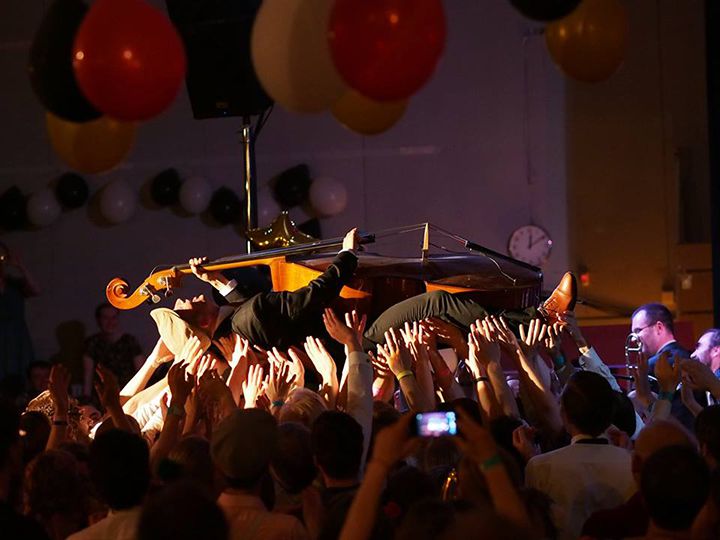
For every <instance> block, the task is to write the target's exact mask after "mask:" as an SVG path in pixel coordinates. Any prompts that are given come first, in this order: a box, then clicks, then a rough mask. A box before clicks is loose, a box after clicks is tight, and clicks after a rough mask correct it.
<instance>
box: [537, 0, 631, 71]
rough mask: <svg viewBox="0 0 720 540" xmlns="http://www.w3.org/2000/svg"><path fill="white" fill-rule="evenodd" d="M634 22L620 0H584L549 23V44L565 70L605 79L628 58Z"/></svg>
mask: <svg viewBox="0 0 720 540" xmlns="http://www.w3.org/2000/svg"><path fill="white" fill-rule="evenodd" d="M629 33H630V23H629V21H628V14H627V10H626V9H625V6H623V5H622V4H621V3H620V2H619V0H583V2H582V3H581V4H580V6H579V7H578V8H577V9H576V10H575V11H573V12H572V13H571V14H570V15H568V16H567V17H565V18H564V19H560V20H559V21H555V22H553V23H550V24H548V25H547V26H546V27H545V44H546V45H547V48H548V50H549V51H550V55H551V56H552V57H553V60H555V63H556V64H558V65H559V66H560V69H562V71H563V72H564V73H565V74H566V75H568V76H570V77H572V78H573V79H577V80H578V81H583V82H591V83H592V82H599V81H604V80H605V79H607V78H608V77H610V76H611V75H612V74H613V73H615V72H616V71H617V69H618V68H619V67H620V65H621V64H622V63H623V60H624V59H625V51H626V50H627V43H628V34H629Z"/></svg>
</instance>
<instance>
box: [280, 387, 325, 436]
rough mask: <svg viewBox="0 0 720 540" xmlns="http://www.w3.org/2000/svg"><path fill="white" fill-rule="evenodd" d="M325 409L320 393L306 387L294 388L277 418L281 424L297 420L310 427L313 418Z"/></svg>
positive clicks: (313, 420)
mask: <svg viewBox="0 0 720 540" xmlns="http://www.w3.org/2000/svg"><path fill="white" fill-rule="evenodd" d="M327 410H328V405H327V402H326V401H325V399H324V398H323V397H322V396H321V395H320V394H318V393H317V392H313V391H312V390H309V389H307V388H295V390H293V391H292V392H291V393H290V395H289V396H288V399H287V401H286V402H285V405H283V407H282V409H280V418H279V420H280V423H281V424H282V423H284V422H297V423H298V424H302V425H304V426H305V427H307V428H308V429H310V428H312V425H313V423H314V422H315V419H316V418H317V417H318V416H320V414H322V413H323V412H325V411H327Z"/></svg>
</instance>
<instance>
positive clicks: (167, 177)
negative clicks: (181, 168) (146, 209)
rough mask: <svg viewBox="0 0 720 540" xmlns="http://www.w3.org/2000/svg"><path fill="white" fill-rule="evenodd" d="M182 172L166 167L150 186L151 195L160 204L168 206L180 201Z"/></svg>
mask: <svg viewBox="0 0 720 540" xmlns="http://www.w3.org/2000/svg"><path fill="white" fill-rule="evenodd" d="M180 184H182V180H180V174H178V172H177V171H176V170H175V169H165V170H164V171H162V172H161V173H160V174H158V175H157V176H156V177H155V178H153V181H152V185H151V186H150V195H152V199H153V201H155V204H157V205H159V206H168V205H171V204H175V203H176V202H177V201H178V195H179V193H180Z"/></svg>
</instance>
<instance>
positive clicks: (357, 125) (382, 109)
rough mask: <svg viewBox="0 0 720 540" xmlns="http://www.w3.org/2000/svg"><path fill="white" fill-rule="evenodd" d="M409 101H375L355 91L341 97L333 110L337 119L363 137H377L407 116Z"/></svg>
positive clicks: (349, 91)
mask: <svg viewBox="0 0 720 540" xmlns="http://www.w3.org/2000/svg"><path fill="white" fill-rule="evenodd" d="M407 104H408V102H407V100H403V101H386V102H381V101H373V100H371V99H368V98H366V97H365V96H363V95H362V94H359V93H358V92H355V91H354V90H348V92H347V93H346V94H345V95H344V96H343V97H341V98H340V99H339V100H338V101H337V103H335V105H333V108H332V114H333V116H334V117H335V119H336V120H337V121H338V122H340V123H341V124H342V125H343V126H345V127H346V128H348V129H350V130H352V131H354V132H356V133H360V134H361V135H377V134H378V133H382V132H383V131H387V130H388V129H390V128H391V127H393V126H394V125H395V124H396V123H397V122H398V120H400V119H401V118H402V117H403V114H405V109H406V108H407Z"/></svg>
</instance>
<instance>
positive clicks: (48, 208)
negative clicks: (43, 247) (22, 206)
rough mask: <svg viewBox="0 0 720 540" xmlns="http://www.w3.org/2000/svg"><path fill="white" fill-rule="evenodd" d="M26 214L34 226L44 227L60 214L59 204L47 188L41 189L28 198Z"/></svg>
mask: <svg viewBox="0 0 720 540" xmlns="http://www.w3.org/2000/svg"><path fill="white" fill-rule="evenodd" d="M27 216H28V220H30V223H32V224H33V225H35V226H36V227H46V226H48V225H50V224H51V223H52V222H53V221H55V220H56V219H57V218H58V217H59V216H60V205H59V204H58V202H57V200H56V199H55V195H54V194H53V192H52V191H51V190H49V189H41V190H40V191H37V192H35V193H33V194H32V195H31V196H30V198H29V199H28V203H27Z"/></svg>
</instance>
